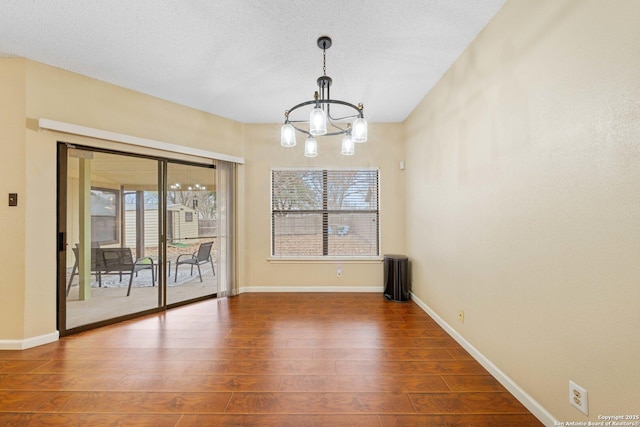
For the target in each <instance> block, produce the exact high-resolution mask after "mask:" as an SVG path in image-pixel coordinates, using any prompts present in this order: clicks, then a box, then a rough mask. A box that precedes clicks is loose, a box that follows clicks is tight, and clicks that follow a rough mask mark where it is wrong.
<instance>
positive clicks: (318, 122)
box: [309, 107, 327, 136]
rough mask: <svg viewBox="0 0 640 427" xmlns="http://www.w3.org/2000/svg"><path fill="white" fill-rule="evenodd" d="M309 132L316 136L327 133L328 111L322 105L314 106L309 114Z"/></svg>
mask: <svg viewBox="0 0 640 427" xmlns="http://www.w3.org/2000/svg"><path fill="white" fill-rule="evenodd" d="M309 133H310V134H311V135H316V136H317V135H325V134H326V133H327V113H325V112H324V110H323V109H322V108H320V107H316V108H314V109H313V110H311V113H310V114H309Z"/></svg>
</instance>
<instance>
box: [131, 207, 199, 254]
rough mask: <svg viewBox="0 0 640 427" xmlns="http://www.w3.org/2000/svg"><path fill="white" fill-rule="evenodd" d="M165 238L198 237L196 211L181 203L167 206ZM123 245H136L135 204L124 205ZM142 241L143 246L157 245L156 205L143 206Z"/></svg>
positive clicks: (171, 239)
mask: <svg viewBox="0 0 640 427" xmlns="http://www.w3.org/2000/svg"><path fill="white" fill-rule="evenodd" d="M167 211H168V212H167V214H168V221H167V240H168V241H169V242H171V241H178V240H182V239H195V238H197V237H198V224H199V219H198V212H197V211H195V210H194V209H191V208H190V207H187V206H185V205H181V204H175V205H169V206H168V207H167ZM124 224H125V246H128V247H135V246H136V205H135V203H127V205H126V206H125V218H124ZM144 243H145V246H157V245H158V205H156V204H145V206H144Z"/></svg>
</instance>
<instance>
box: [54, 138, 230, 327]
mask: <svg viewBox="0 0 640 427" xmlns="http://www.w3.org/2000/svg"><path fill="white" fill-rule="evenodd" d="M58 148H59V149H58V166H59V169H58V170H59V172H58V312H59V316H58V319H59V321H58V327H59V330H60V333H61V334H62V335H67V334H69V333H74V332H80V331H83V330H86V329H90V328H94V327H98V326H102V325H106V324H109V323H113V322H115V321H119V320H124V319H127V318H132V317H136V316H139V315H141V314H146V313H152V312H156V311H160V310H164V309H166V308H167V307H171V306H174V305H181V304H185V303H188V302H191V301H197V300H200V299H204V298H212V297H215V296H216V295H218V296H227V295H233V294H235V288H234V284H235V275H234V256H233V254H234V249H233V248H234V245H233V235H234V233H233V230H234V228H233V212H234V209H233V193H234V184H233V183H234V175H235V174H234V171H235V168H234V166H233V164H231V163H227V162H217V165H216V166H214V165H200V164H194V163H186V162H180V161H174V160H169V159H164V158H159V157H158V158H156V157H152V156H142V155H134V154H127V153H120V152H113V151H107V150H100V149H96V148H89V147H77V146H71V145H69V144H64V143H60V144H59V147H58Z"/></svg>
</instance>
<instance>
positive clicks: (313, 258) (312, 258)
mask: <svg viewBox="0 0 640 427" xmlns="http://www.w3.org/2000/svg"><path fill="white" fill-rule="evenodd" d="M277 171H293V172H295V171H299V172H315V171H322V172H340V171H345V172H346V171H354V172H360V171H375V172H376V186H377V188H376V190H377V191H376V197H377V203H376V205H377V206H376V209H370V210H367V209H353V210H349V209H344V210H337V211H336V210H331V209H328V207H327V206H326V203H323V207H322V208H320V209H311V210H309V211H307V212H308V213H317V214H319V215H321V216H322V218H323V221H322V223H323V225H322V229H323V230H322V234H323V236H322V239H323V253H325V254H324V255H276V254H275V246H274V238H275V233H276V230H275V221H274V218H275V216H276V212H275V211H274V205H273V202H274V198H273V190H274V188H273V181H274V180H273V177H274V175H273V174H274V172H277ZM323 175H324V174H323ZM380 175H381V174H380V168H379V167H342V168H339V167H338V168H336V167H309V168H305V167H293V168H291V167H290V168H286V167H282V168H279V167H274V168H271V169H270V171H269V186H270V191H269V206H270V209H269V214H270V245H269V252H270V256H269V258H268V260H269V261H270V262H296V261H298V262H313V263H321V262H334V261H340V262H345V261H346V262H379V261H380V260H382V255H381V234H382V231H381V226H380V189H381V177H380ZM325 176H326V175H325ZM323 185H326V182H325V183H324V184H323ZM324 191H326V188H323V192H324ZM325 196H326V195H325ZM324 201H326V198H325V200H324ZM276 211H278V210H276ZM278 212H279V211H278ZM296 212H304V211H296ZM336 213H343V214H374V215H375V218H376V230H375V234H376V236H375V238H376V252H377V254H376V255H335V254H333V255H332V254H328V253H327V239H328V236H329V234H331V233H330V232H329V224H328V221H327V217H328V216H329V215H330V214H336Z"/></svg>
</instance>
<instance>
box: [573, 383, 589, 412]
mask: <svg viewBox="0 0 640 427" xmlns="http://www.w3.org/2000/svg"><path fill="white" fill-rule="evenodd" d="M569 403H571V404H572V405H573V406H575V407H576V408H578V409H579V410H580V411H582V413H583V414H585V415H589V402H588V400H587V390H585V389H583V388H582V387H580V386H579V385H578V384H576V383H574V382H573V381H569Z"/></svg>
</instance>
